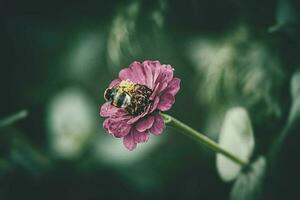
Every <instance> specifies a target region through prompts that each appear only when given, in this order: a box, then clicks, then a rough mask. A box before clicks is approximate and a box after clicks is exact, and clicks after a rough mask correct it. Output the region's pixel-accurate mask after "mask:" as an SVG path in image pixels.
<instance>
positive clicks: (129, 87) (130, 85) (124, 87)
mask: <svg viewBox="0 0 300 200" xmlns="http://www.w3.org/2000/svg"><path fill="white" fill-rule="evenodd" d="M135 86H136V84H135V83H134V82H132V81H130V80H123V81H121V83H120V84H119V89H120V90H121V91H122V92H127V93H129V94H130V93H133V92H134V91H135Z"/></svg>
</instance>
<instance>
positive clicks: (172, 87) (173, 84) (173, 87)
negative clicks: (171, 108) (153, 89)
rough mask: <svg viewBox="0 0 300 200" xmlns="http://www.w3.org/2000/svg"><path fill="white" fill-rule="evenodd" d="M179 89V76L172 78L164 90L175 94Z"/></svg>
mask: <svg viewBox="0 0 300 200" xmlns="http://www.w3.org/2000/svg"><path fill="white" fill-rule="evenodd" d="M179 89H180V79H179V78H173V79H172V80H171V81H170V83H169V85H168V87H167V88H166V90H165V91H164V92H166V93H170V94H172V95H173V96H175V95H176V94H177V92H178V91H179Z"/></svg>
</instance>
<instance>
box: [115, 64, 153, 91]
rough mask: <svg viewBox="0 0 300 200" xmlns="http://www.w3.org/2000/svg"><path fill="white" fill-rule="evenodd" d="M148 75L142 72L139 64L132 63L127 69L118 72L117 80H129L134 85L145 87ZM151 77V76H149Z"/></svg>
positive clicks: (142, 69)
mask: <svg viewBox="0 0 300 200" xmlns="http://www.w3.org/2000/svg"><path fill="white" fill-rule="evenodd" d="M147 76H148V74H146V73H145V72H144V67H143V66H142V64H141V63H139V62H133V63H131V64H130V65H129V67H128V68H125V69H122V70H121V71H120V72H119V79H121V80H130V81H132V82H134V83H138V84H142V85H146V78H147ZM150 76H151V74H150Z"/></svg>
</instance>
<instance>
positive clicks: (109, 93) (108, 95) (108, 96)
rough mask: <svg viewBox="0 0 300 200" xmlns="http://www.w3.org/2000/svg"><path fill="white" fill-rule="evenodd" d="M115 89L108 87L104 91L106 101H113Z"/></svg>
mask: <svg viewBox="0 0 300 200" xmlns="http://www.w3.org/2000/svg"><path fill="white" fill-rule="evenodd" d="M115 93H116V92H115V90H114V89H112V88H107V89H106V90H105V92H104V99H105V100H106V101H112V100H113V98H114V96H115Z"/></svg>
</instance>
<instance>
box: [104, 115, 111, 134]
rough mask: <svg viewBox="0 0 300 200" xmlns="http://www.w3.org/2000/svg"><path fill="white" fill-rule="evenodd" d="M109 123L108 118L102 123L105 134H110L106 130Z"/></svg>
mask: <svg viewBox="0 0 300 200" xmlns="http://www.w3.org/2000/svg"><path fill="white" fill-rule="evenodd" d="M109 123H110V119H109V118H107V119H105V120H104V122H103V128H104V130H106V132H108V133H110V132H109V130H108V127H109Z"/></svg>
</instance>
